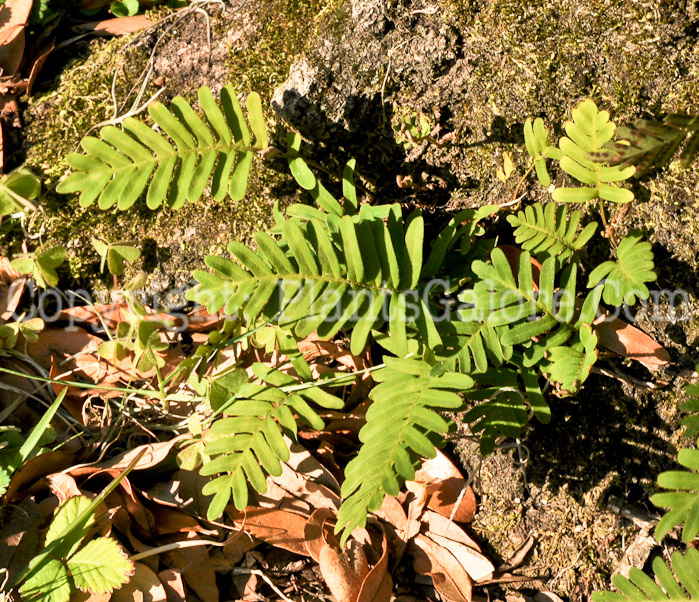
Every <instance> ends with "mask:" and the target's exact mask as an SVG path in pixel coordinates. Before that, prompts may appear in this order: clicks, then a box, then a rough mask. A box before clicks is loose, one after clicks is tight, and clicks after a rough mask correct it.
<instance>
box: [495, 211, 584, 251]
mask: <svg viewBox="0 0 699 602" xmlns="http://www.w3.org/2000/svg"><path fill="white" fill-rule="evenodd" d="M507 221H508V222H510V225H511V226H512V227H513V228H515V231H514V235H515V240H516V241H517V244H518V245H519V246H520V247H522V250H524V251H529V252H530V253H532V254H533V255H536V256H539V255H541V254H544V253H545V254H547V255H551V256H555V257H558V258H559V259H560V260H561V261H562V260H564V259H567V258H568V257H570V256H571V255H573V254H574V253H577V252H578V251H579V250H580V249H582V248H583V247H584V246H585V245H586V244H587V243H588V242H589V241H590V239H591V238H592V236H593V235H594V233H595V230H596V229H597V224H596V223H594V222H593V223H590V224H588V225H587V226H585V228H583V231H582V232H580V234H579V235H578V226H579V224H580V211H573V213H571V215H570V218H568V215H567V209H566V207H565V205H559V206H558V207H557V206H556V205H555V204H553V203H548V204H547V205H546V207H544V206H543V205H541V203H535V204H534V205H530V206H528V207H526V208H525V209H524V210H523V211H518V212H517V215H508V216H507Z"/></svg>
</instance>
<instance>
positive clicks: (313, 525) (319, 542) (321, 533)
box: [303, 508, 336, 562]
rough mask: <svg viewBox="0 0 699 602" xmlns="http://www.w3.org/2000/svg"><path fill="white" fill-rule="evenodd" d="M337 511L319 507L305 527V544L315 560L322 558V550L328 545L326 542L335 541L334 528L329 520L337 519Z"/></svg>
mask: <svg viewBox="0 0 699 602" xmlns="http://www.w3.org/2000/svg"><path fill="white" fill-rule="evenodd" d="M335 517H336V513H335V512H334V511H333V510H331V509H329V508H319V509H318V510H315V511H314V512H313V514H311V516H310V517H309V518H308V522H307V523H306V526H305V527H304V531H303V533H304V542H303V543H304V545H305V546H306V551H307V552H308V554H309V555H310V557H311V558H313V560H315V561H316V562H318V561H319V560H320V551H321V550H322V549H323V548H324V547H325V546H326V545H327V543H326V542H328V541H330V542H333V541H335V536H334V535H333V529H332V527H331V526H330V525H329V524H328V521H329V520H331V519H333V520H334V519H335Z"/></svg>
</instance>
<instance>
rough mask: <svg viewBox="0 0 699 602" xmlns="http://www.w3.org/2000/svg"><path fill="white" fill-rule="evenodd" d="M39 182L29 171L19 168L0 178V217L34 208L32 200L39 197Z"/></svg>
mask: <svg viewBox="0 0 699 602" xmlns="http://www.w3.org/2000/svg"><path fill="white" fill-rule="evenodd" d="M40 191H41V180H39V178H37V177H36V176H35V175H34V174H33V173H32V172H31V171H29V170H28V169H25V168H24V167H20V168H19V169H15V170H14V171H12V172H10V173H9V174H7V175H6V176H2V177H0V215H10V214H11V213H16V212H18V211H23V210H25V209H29V210H30V211H34V210H35V209H36V206H35V205H34V203H32V200H34V199H36V198H37V197H38V196H39V192H40Z"/></svg>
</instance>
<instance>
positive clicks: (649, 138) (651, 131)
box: [593, 113, 699, 176]
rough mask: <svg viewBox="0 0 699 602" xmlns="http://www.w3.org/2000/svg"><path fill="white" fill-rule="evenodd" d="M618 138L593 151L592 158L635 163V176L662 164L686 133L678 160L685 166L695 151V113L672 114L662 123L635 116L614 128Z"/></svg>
mask: <svg viewBox="0 0 699 602" xmlns="http://www.w3.org/2000/svg"><path fill="white" fill-rule="evenodd" d="M617 135H618V136H619V138H621V140H619V141H617V142H613V143H612V142H610V143H607V144H606V145H605V148H603V149H602V150H600V151H599V152H597V153H594V155H593V158H594V159H595V160H600V161H604V162H606V163H609V164H610V165H624V166H627V165H635V166H636V174H635V175H636V176H642V175H643V174H645V173H647V172H648V171H649V170H651V169H654V168H658V167H664V166H665V165H667V164H668V163H669V162H670V160H671V159H672V157H673V156H674V155H675V153H676V151H677V149H678V148H679V147H680V146H681V145H682V143H683V142H684V140H685V139H686V138H687V135H689V140H688V141H687V143H686V144H685V146H684V148H683V149H682V153H681V154H680V163H681V164H682V166H683V167H687V166H688V165H689V163H690V162H691V161H692V160H693V159H694V157H696V156H697V153H699V116H695V115H680V114H677V113H673V114H670V115H668V116H667V117H665V119H664V120H663V122H656V121H648V120H646V119H639V120H638V121H636V122H635V123H634V124H633V125H631V126H629V127H620V128H618V129H617Z"/></svg>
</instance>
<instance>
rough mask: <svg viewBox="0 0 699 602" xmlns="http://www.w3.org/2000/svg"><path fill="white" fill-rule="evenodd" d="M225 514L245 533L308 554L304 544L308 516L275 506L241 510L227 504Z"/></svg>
mask: <svg viewBox="0 0 699 602" xmlns="http://www.w3.org/2000/svg"><path fill="white" fill-rule="evenodd" d="M226 514H228V516H229V517H230V518H231V519H232V520H233V521H235V523H236V524H237V525H238V526H242V528H243V529H244V530H245V532H246V533H249V534H250V535H252V536H253V537H256V538H257V539H261V540H262V541H264V542H265V543H268V544H270V545H272V546H275V547H277V548H282V549H283V550H288V551H289V552H294V553H295V554H301V555H302V556H308V555H309V553H308V551H307V550H306V546H305V545H304V539H305V533H304V531H305V527H306V523H307V522H308V516H307V515H303V514H298V513H296V512H290V511H288V510H277V509H275V508H254V507H248V508H246V509H245V510H243V511H240V510H236V509H235V507H234V506H232V505H229V506H228V507H227V508H226Z"/></svg>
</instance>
